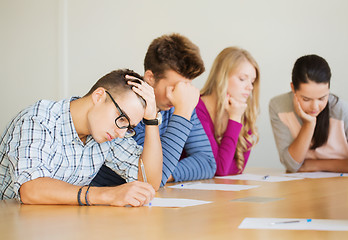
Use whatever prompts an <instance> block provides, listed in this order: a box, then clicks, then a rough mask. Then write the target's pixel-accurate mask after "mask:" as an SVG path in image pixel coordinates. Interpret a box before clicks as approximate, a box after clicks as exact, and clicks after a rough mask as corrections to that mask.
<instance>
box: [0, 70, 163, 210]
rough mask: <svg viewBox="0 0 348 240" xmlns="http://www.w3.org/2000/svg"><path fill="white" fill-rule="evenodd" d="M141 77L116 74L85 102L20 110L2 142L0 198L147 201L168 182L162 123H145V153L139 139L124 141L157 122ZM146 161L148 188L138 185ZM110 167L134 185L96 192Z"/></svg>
mask: <svg viewBox="0 0 348 240" xmlns="http://www.w3.org/2000/svg"><path fill="white" fill-rule="evenodd" d="M139 79H141V77H140V76H139V75H138V74H137V73H135V72H133V71H131V70H128V69H125V70H117V71H113V72H111V73H109V74H107V75H105V76H104V77H102V78H101V79H99V80H98V81H97V82H96V84H95V85H94V86H93V87H92V88H91V90H90V91H89V92H88V93H87V94H86V95H85V96H84V97H81V98H79V97H72V98H70V99H65V100H61V101H57V102H55V101H48V100H41V101H38V102H37V103H35V104H34V105H32V106H30V107H28V108H26V109H24V110H23V111H21V112H20V113H19V114H18V115H17V116H16V117H15V118H14V119H13V120H12V121H11V123H10V124H9V126H8V127H7V128H6V130H5V132H4V133H3V135H2V136H1V138H0V200H1V199H11V198H16V199H18V200H21V202H23V203H26V204H72V205H74V204H75V205H76V204H79V205H92V204H103V205H113V206H125V205H131V206H141V205H143V204H146V203H148V202H149V201H150V200H151V199H152V198H153V197H154V194H155V190H157V189H158V188H159V186H160V182H161V178H162V164H163V163H162V147H161V142H160V137H159V130H158V126H156V125H148V126H146V128H145V129H146V131H145V143H144V147H143V148H142V147H141V146H139V145H137V143H136V142H135V140H133V138H131V137H126V138H124V137H125V135H130V136H131V135H132V134H134V130H133V128H134V126H136V125H137V124H138V123H139V122H140V121H141V120H142V119H143V118H144V119H147V120H152V119H155V118H156V114H157V110H156V101H155V95H154V91H153V88H152V87H151V86H149V85H148V84H147V83H145V82H144V81H142V80H139ZM150 140H151V142H149V141H150ZM140 159H142V161H143V162H144V166H145V172H146V174H147V181H148V183H146V182H140V181H136V180H137V179H138V178H139V179H140V180H142V179H143V178H142V174H141V171H140V169H139V170H138V163H139V161H141V160H140ZM104 163H105V164H106V165H107V166H108V167H110V168H111V169H112V170H114V171H115V172H116V173H117V174H118V175H119V176H121V177H122V178H124V179H125V180H126V182H127V183H126V184H123V185H120V186H114V187H91V186H90V182H91V181H92V179H93V178H94V176H95V175H96V174H97V172H98V171H99V169H100V167H101V166H102V165H103V164H104ZM149 166H151V167H149Z"/></svg>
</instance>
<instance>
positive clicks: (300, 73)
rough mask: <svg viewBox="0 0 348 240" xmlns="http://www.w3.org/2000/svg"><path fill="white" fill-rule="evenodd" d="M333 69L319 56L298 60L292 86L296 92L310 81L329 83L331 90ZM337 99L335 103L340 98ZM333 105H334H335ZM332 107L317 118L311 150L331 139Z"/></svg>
mask: <svg viewBox="0 0 348 240" xmlns="http://www.w3.org/2000/svg"><path fill="white" fill-rule="evenodd" d="M330 80H331V69H330V67H329V64H328V63H327V62H326V60H325V59H324V58H322V57H320V56H318V55H314V54H312V55H306V56H303V57H300V58H299V59H297V60H296V62H295V64H294V68H293V70H292V84H293V86H294V89H295V91H296V90H298V89H299V88H300V84H301V83H308V82H309V81H312V82H315V83H327V84H328V85H329V88H330ZM334 97H335V103H337V100H338V98H337V97H336V96H334ZM335 103H333V104H335ZM329 124H330V106H329V101H328V102H327V104H326V106H325V108H324V109H323V111H321V113H319V115H318V116H317V123H316V125H315V129H314V134H313V137H312V145H311V147H310V149H316V148H318V147H320V146H322V145H324V144H325V143H326V142H327V139H328V137H329Z"/></svg>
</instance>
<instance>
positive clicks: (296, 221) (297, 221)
mask: <svg viewBox="0 0 348 240" xmlns="http://www.w3.org/2000/svg"><path fill="white" fill-rule="evenodd" d="M299 222H300V221H299V220H294V221H283V222H271V224H283V223H299Z"/></svg>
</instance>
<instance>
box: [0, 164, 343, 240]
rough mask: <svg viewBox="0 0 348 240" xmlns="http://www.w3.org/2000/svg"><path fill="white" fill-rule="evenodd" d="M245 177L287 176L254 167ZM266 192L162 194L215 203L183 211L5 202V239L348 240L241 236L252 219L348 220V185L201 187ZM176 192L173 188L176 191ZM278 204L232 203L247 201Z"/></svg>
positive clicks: (1, 229)
mask: <svg viewBox="0 0 348 240" xmlns="http://www.w3.org/2000/svg"><path fill="white" fill-rule="evenodd" d="M246 172H249V173H259V174H281V173H282V170H281V169H279V170H275V169H273V170H270V169H268V170H267V169H256V168H250V169H247V170H246ZM200 182H205V183H214V182H215V183H231V184H249V185H259V186H260V187H258V188H254V189H250V190H242V191H239V192H232V191H208V190H185V189H172V188H168V187H166V188H161V189H160V190H159V191H158V192H157V194H156V196H157V197H172V198H189V199H197V200H206V201H213V203H210V204H204V205H199V206H193V207H184V208H162V207H139V208H132V207H107V206H92V207H86V206H83V207H80V206H58V205H21V204H18V203H17V202H16V201H13V200H6V201H0V239H8V240H10V239H21V240H31V239H84V240H86V239H165V240H169V239H176V240H184V239H185V240H186V239H248V240H249V239H296V240H299V239H305V240H309V239H348V232H347V231H342V232H339V231H309V230H292V231H290V230H265V229H262V230H254V229H238V226H239V225H240V223H241V222H242V221H243V219H244V218H246V217H260V218H263V217H265V218H268V217H269V218H312V219H342V220H347V219H348V178H347V177H339V178H325V179H303V180H296V181H288V182H277V183H271V182H257V181H245V180H223V179H210V180H202V181H200ZM170 185H172V184H170ZM250 196H251V197H269V198H281V200H278V201H273V202H264V203H258V202H254V203H253V202H233V201H231V200H233V199H237V198H243V197H250Z"/></svg>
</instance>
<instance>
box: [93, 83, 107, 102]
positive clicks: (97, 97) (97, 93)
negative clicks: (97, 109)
mask: <svg viewBox="0 0 348 240" xmlns="http://www.w3.org/2000/svg"><path fill="white" fill-rule="evenodd" d="M105 99H106V92H105V89H104V88H102V87H98V88H97V89H96V90H94V92H93V93H92V101H93V103H94V104H97V103H101V102H104V101H105Z"/></svg>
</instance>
